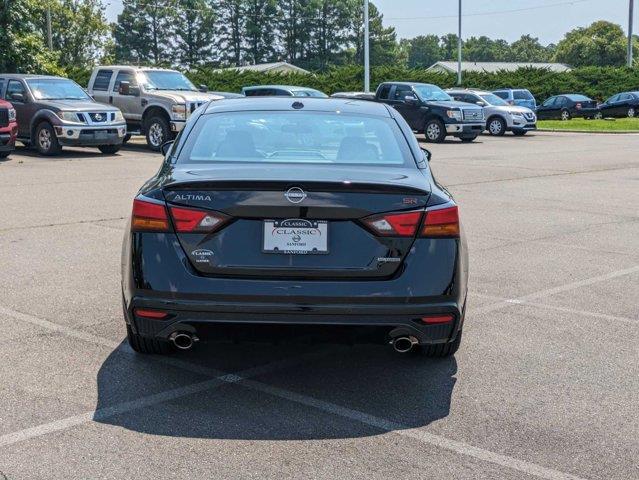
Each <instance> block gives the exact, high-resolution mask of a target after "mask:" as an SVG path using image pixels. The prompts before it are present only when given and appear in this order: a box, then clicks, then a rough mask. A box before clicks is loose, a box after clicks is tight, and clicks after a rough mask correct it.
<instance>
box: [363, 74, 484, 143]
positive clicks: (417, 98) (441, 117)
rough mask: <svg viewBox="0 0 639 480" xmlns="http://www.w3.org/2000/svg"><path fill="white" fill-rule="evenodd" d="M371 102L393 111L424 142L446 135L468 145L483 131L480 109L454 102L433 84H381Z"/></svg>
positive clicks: (481, 111) (436, 139)
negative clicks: (423, 139) (420, 135)
mask: <svg viewBox="0 0 639 480" xmlns="http://www.w3.org/2000/svg"><path fill="white" fill-rule="evenodd" d="M375 100H376V101H378V102H381V103H386V104H388V105H390V106H391V107H393V108H394V109H395V110H397V111H398V112H399V113H400V114H401V115H402V116H403V117H404V119H405V120H406V122H408V125H410V128H411V129H412V130H413V131H414V132H419V133H423V134H424V136H425V137H426V141H427V142H435V143H441V142H443V141H444V140H445V139H446V137H447V136H453V137H457V138H459V139H460V140H461V141H462V142H472V141H473V140H475V139H476V138H477V136H478V135H479V134H480V133H481V132H483V131H484V129H485V128H486V119H485V118H484V110H483V108H482V107H478V106H477V105H469V104H468V103H464V102H457V101H455V99H453V98H452V97H451V96H450V95H448V94H447V93H446V92H445V91H443V90H442V89H441V88H439V87H438V86H437V85H431V84H429V83H413V82H385V83H381V84H380V85H379V86H378V87H377V91H376V92H375Z"/></svg>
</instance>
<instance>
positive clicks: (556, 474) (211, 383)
mask: <svg viewBox="0 0 639 480" xmlns="http://www.w3.org/2000/svg"><path fill="white" fill-rule="evenodd" d="M638 271H639V265H638V266H634V267H631V268H627V269H624V270H617V271H615V272H611V273H608V274H604V275H598V276H596V277H591V278H587V279H583V280H579V281H576V282H571V283H569V284H565V285H562V286H558V287H553V288H549V289H545V290H541V291H539V292H534V293H531V294H528V295H524V296H521V297H518V298H515V299H506V300H502V301H499V302H497V303H493V304H489V305H484V306H480V307H478V308H477V309H475V310H474V311H475V312H482V313H485V312H490V311H494V310H498V309H500V308H504V307H505V306H508V305H512V304H513V302H524V301H530V300H535V299H539V298H543V297H545V296H549V295H553V294H554V293H559V292H565V291H569V290H573V289H576V288H579V287H582V286H587V285H592V284H595V283H598V282H602V281H606V280H610V279H613V278H617V277H620V276H623V275H629V274H632V273H635V272H638ZM0 314H4V315H6V316H9V317H11V318H14V319H16V320H20V321H23V322H27V323H31V324H34V325H39V326H41V327H44V328H47V329H49V330H52V331H56V332H59V333H61V334H64V335H67V336H69V337H72V338H78V339H81V340H84V341H87V342H91V343H96V344H99V345H103V346H106V347H109V348H118V347H119V346H120V343H118V342H113V341H111V340H107V339H104V338H101V337H98V336H96V335H92V334H89V333H86V332H82V331H78V330H74V329H72V328H69V327H65V326H61V325H58V324H56V323H54V322H50V321H48V320H44V319H40V318H37V317H35V316H32V315H28V314H25V313H22V312H17V311H15V310H12V309H8V308H6V307H1V306H0ZM120 351H123V352H126V351H130V350H129V349H127V348H121V349H120ZM149 358H153V359H155V360H159V361H162V362H165V361H166V362H167V363H170V364H172V365H174V366H178V367H180V368H184V369H186V370H190V371H194V370H193V369H196V370H197V371H198V372H199V373H204V372H207V373H211V372H215V373H216V378H213V379H209V380H205V381H203V382H198V383H194V384H190V385H186V386H183V387H178V388H175V389H171V390H167V391H164V392H160V393H156V394H152V395H148V396H144V397H141V398H138V399H136V400H131V401H128V402H123V403H119V404H116V405H113V406H110V407H105V408H101V409H98V410H95V411H92V412H86V413H83V414H79V415H74V416H72V417H68V418H65V419H61V420H56V421H53V422H49V423H46V424H43V425H39V426H36V427H31V428H27V429H24V430H20V431H18V432H13V433H9V434H5V435H3V436H0V446H6V445H11V444H14V443H17V442H21V441H24V440H27V439H31V438H35V437H39V436H41V435H46V434H48V433H52V432H56V431H61V430H66V429H68V428H71V427H74V426H77V425H81V424H84V423H88V422H91V421H93V419H94V418H95V419H98V420H101V419H106V418H109V417H112V416H114V415H118V414H122V413H126V412H130V411H133V410H136V409H139V408H144V407H147V406H150V405H155V404H158V403H162V402H165V401H168V400H173V399H177V398H181V397H184V396H187V395H191V394H194V393H198V392H202V391H205V390H209V389H212V388H215V387H217V386H219V385H223V384H227V383H234V384H239V385H243V386H245V387H248V388H251V389H254V390H257V391H261V392H265V393H269V394H271V395H274V396H277V397H280V398H283V399H286V400H289V401H293V402H296V403H299V404H302V405H307V406H311V407H314V408H317V409H319V410H323V411H325V412H329V413H332V414H335V415H338V416H341V417H343V418H349V419H352V420H355V421H358V422H360V423H364V424H366V425H369V426H372V427H375V428H379V429H381V430H384V431H388V432H393V433H394V434H397V435H401V436H405V437H410V438H413V439H416V440H418V441H421V442H423V443H427V444H429V445H433V446H437V447H439V448H443V449H446V450H449V451H453V452H456V453H459V454H462V455H466V456H470V457H473V458H476V459H479V460H482V461H485V462H489V463H493V464H496V465H500V466H503V467H507V468H510V469H513V470H517V471H519V472H522V473H526V474H529V475H533V476H536V477H539V478H544V479H548V480H583V479H582V478H580V477H577V476H574V475H570V474H567V473H564V472H561V471H558V470H554V469H551V468H547V467H544V466H541V465H537V464H535V463H531V462H527V461H525V460H520V459H517V458H513V457H509V456H507V455H502V454H498V453H494V452H491V451H489V450H486V449H482V448H479V447H476V446H473V445H469V444H466V443H463V442H458V441H456V440H451V439H448V438H445V437H441V436H439V435H435V434H432V433H429V432H426V431H424V430H420V429H408V428H407V427H405V426H403V425H401V424H398V423H395V422H392V421H390V420H386V419H383V418H380V417H376V416H373V415H369V414H366V413H364V412H360V411H358V410H353V409H349V408H346V407H342V406H339V405H336V404H332V403H329V402H325V401H323V400H319V399H315V398H312V397H308V396H305V395H301V394H298V393H295V392H291V391H288V390H284V389H280V388H277V387H273V386H270V385H266V384H263V383H261V382H257V381H253V380H250V379H248V378H247V377H249V376H255V375H258V374H262V373H266V372H270V371H273V370H275V369H277V368H283V367H282V366H283V365H288V366H290V365H292V364H294V363H295V362H296V361H301V360H302V358H303V357H302V358H300V357H298V358H297V359H287V360H284V361H282V362H275V363H273V364H267V365H262V366H259V367H254V368H251V369H248V370H245V371H243V372H238V373H234V374H229V373H223V372H217V371H215V370H213V369H208V368H206V367H203V368H202V367H200V366H197V365H194V364H191V363H189V362H182V361H180V360H177V359H174V358H172V357H149Z"/></svg>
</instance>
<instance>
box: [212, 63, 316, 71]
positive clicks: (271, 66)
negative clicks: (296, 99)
mask: <svg viewBox="0 0 639 480" xmlns="http://www.w3.org/2000/svg"><path fill="white" fill-rule="evenodd" d="M222 70H237V71H239V72H245V71H253V72H278V71H279V72H282V71H287V72H291V73H306V74H310V73H311V72H309V71H308V70H304V69H303V68H300V67H296V66H295V65H291V64H290V63H288V62H274V63H258V64H256V65H243V66H241V67H229V68H223V69H222Z"/></svg>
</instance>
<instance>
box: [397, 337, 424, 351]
mask: <svg viewBox="0 0 639 480" xmlns="http://www.w3.org/2000/svg"><path fill="white" fill-rule="evenodd" d="M390 343H391V345H392V346H393V349H394V350H395V351H396V352H397V353H408V352H410V351H411V350H412V349H413V348H414V347H415V346H416V345H418V344H419V340H417V338H415V337H413V336H412V335H410V336H401V337H395V338H393V339H392V340H391V341H390Z"/></svg>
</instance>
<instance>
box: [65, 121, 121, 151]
mask: <svg viewBox="0 0 639 480" xmlns="http://www.w3.org/2000/svg"><path fill="white" fill-rule="evenodd" d="M55 133H56V136H57V137H58V142H60V145H65V146H94V145H119V144H121V143H122V140H123V139H124V137H125V135H126V124H124V123H122V124H115V125H104V126H100V127H88V126H66V125H60V126H56V127H55Z"/></svg>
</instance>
